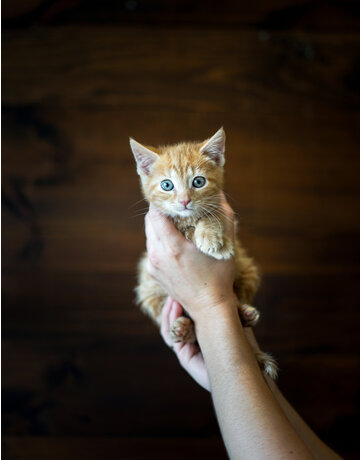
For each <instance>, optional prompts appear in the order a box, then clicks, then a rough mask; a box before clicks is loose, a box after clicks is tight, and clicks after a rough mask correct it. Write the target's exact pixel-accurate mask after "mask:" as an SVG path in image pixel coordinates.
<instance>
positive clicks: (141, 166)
mask: <svg viewBox="0 0 360 460" xmlns="http://www.w3.org/2000/svg"><path fill="white" fill-rule="evenodd" d="M130 147H131V150H132V153H133V154H134V157H135V160H136V164H137V171H138V174H146V175H147V176H148V175H149V174H150V173H151V170H152V166H153V164H154V163H155V161H156V160H157V159H158V158H159V155H158V154H157V153H155V152H153V151H152V150H149V149H148V148H147V147H144V146H143V145H141V144H139V142H136V141H135V140H134V139H132V138H131V137H130Z"/></svg>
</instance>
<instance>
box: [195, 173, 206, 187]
mask: <svg viewBox="0 0 360 460" xmlns="http://www.w3.org/2000/svg"><path fill="white" fill-rule="evenodd" d="M205 182H206V180H205V177H202V176H197V177H195V179H194V180H193V186H194V187H196V188H201V187H204V185H205Z"/></svg>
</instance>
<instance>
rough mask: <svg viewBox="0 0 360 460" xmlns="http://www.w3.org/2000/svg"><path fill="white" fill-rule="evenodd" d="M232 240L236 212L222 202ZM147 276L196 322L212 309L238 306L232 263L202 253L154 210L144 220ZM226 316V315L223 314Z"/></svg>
mask: <svg viewBox="0 0 360 460" xmlns="http://www.w3.org/2000/svg"><path fill="white" fill-rule="evenodd" d="M222 211H223V212H224V214H225V215H226V222H227V224H228V228H227V230H226V232H227V234H228V236H229V237H231V238H232V239H233V238H234V223H233V215H234V213H233V211H232V209H231V208H230V206H229V205H228V203H227V202H226V200H225V198H224V197H223V199H222ZM145 231H146V237H147V250H148V256H149V257H148V267H147V268H148V272H149V273H150V275H151V276H153V277H154V278H155V279H156V280H157V281H158V282H159V283H160V284H161V285H162V286H163V287H164V289H165V290H166V292H167V293H168V294H169V295H170V296H171V297H172V298H173V299H176V300H177V301H178V302H179V303H180V304H181V305H182V306H183V307H184V308H185V309H186V311H187V312H188V313H189V314H190V316H191V317H192V318H193V319H194V321H195V322H196V321H197V318H198V317H199V316H200V315H201V314H202V313H204V312H206V311H208V310H209V308H213V307H216V306H217V305H220V304H224V303H227V304H229V305H235V304H236V299H235V295H234V292H233V281H234V261H233V259H227V260H217V259H215V258H213V257H211V256H208V255H206V254H204V253H202V252H201V251H199V250H198V249H197V248H196V246H195V245H194V244H193V243H191V242H190V241H188V240H187V239H186V238H185V237H184V236H183V235H182V234H181V233H180V232H179V231H178V230H177V229H176V227H175V225H174V223H173V222H172V220H171V219H170V218H169V217H166V216H164V215H163V214H161V213H160V211H158V210H157V209H156V208H155V207H154V206H150V210H149V212H148V214H147V215H146V218H145ZM224 313H225V312H224Z"/></svg>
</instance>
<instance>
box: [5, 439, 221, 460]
mask: <svg viewBox="0 0 360 460" xmlns="http://www.w3.org/2000/svg"><path fill="white" fill-rule="evenodd" d="M3 452H4V454H6V458H8V459H9V460H15V459H16V460H25V459H26V460H48V459H49V456H50V457H51V459H53V460H58V459H59V460H60V459H61V460H63V459H64V458H67V459H69V460H73V459H76V460H82V459H84V460H85V459H86V460H92V459H94V460H97V459H99V458H106V459H108V460H112V459H114V460H115V459H118V458H121V459H124V460H140V459H143V458H146V457H149V455H150V456H151V457H155V456H156V458H158V459H160V460H161V459H164V460H165V459H168V458H172V459H174V460H178V459H179V460H180V459H183V458H184V456H186V458H189V459H197V458H199V457H200V458H201V457H202V456H203V455H204V456H206V458H209V459H214V460H215V459H216V460H217V459H219V460H221V459H226V458H227V455H226V453H225V451H224V447H223V445H222V441H221V440H220V439H218V438H204V439H201V438H198V439H192V438H185V437H179V438H176V437H175V438H170V439H167V438H157V439H156V438H155V439H151V438H136V439H129V438H124V437H121V438H119V437H114V438H111V437H108V438H101V437H95V438H94V437H92V438H88V439H84V438H81V437H75V438H74V437H70V438H69V437H51V438H46V437H10V436H9V437H6V439H5V440H4V451H3Z"/></svg>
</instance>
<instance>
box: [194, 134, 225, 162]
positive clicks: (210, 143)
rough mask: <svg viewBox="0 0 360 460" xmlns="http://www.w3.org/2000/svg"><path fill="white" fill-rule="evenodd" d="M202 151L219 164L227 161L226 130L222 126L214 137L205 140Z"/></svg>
mask: <svg viewBox="0 0 360 460" xmlns="http://www.w3.org/2000/svg"><path fill="white" fill-rule="evenodd" d="M200 152H201V153H203V154H204V155H206V156H208V157H209V158H210V159H211V160H213V161H215V163H216V164H217V165H219V166H223V164H224V163H225V156H224V153H225V131H224V128H222V127H221V128H220V129H219V131H217V132H216V133H215V134H214V135H213V137H211V138H210V139H209V140H207V141H205V142H204V143H203V145H202V147H201V148H200Z"/></svg>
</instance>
